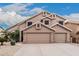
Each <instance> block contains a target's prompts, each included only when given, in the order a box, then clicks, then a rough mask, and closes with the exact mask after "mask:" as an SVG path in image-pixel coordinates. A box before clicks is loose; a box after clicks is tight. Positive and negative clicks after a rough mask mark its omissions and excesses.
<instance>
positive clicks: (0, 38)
mask: <svg viewBox="0 0 79 59" xmlns="http://www.w3.org/2000/svg"><path fill="white" fill-rule="evenodd" d="M6 41H7V40H6V39H5V38H2V37H0V42H1V45H3V43H4V42H6Z"/></svg>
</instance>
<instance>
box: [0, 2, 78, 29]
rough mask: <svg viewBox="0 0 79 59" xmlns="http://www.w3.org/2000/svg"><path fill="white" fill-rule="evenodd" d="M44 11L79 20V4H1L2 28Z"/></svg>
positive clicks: (0, 23)
mask: <svg viewBox="0 0 79 59" xmlns="http://www.w3.org/2000/svg"><path fill="white" fill-rule="evenodd" d="M44 10H45V11H48V12H51V13H56V14H59V15H62V16H68V17H70V16H72V17H74V16H77V17H76V18H79V17H78V15H79V4H78V3H33V4H31V3H30V4H29V3H28V4H27V3H25V4H13V3H0V16H1V18H0V26H2V27H3V28H8V27H10V26H11V25H14V24H16V23H18V22H20V21H23V19H24V18H28V17H30V16H32V15H34V14H36V13H38V12H41V11H44ZM15 15H16V16H15ZM9 16H10V17H9ZM16 20H17V21H16ZM18 20H19V21H18Z"/></svg>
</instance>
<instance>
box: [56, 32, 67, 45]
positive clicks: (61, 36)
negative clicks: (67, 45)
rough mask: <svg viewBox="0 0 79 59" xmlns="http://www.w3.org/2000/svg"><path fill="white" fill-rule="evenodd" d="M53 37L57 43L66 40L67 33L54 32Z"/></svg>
mask: <svg viewBox="0 0 79 59" xmlns="http://www.w3.org/2000/svg"><path fill="white" fill-rule="evenodd" d="M54 39H55V42H57V43H64V42H66V39H67V34H66V33H55V36H54Z"/></svg>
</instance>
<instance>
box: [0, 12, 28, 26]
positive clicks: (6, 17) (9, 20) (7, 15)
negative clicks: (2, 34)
mask: <svg viewBox="0 0 79 59" xmlns="http://www.w3.org/2000/svg"><path fill="white" fill-rule="evenodd" d="M27 18H29V16H28V17H25V16H21V15H19V14H16V12H14V11H12V12H0V23H5V24H6V25H8V26H12V25H14V24H16V23H19V22H21V21H23V20H26V19H27Z"/></svg>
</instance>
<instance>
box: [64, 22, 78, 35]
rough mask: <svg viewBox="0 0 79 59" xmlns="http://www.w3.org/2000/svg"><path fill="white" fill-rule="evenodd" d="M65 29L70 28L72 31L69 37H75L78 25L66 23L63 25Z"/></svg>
mask: <svg viewBox="0 0 79 59" xmlns="http://www.w3.org/2000/svg"><path fill="white" fill-rule="evenodd" d="M64 25H65V26H66V27H68V28H70V29H71V30H72V32H71V35H72V36H75V33H76V32H77V31H78V29H79V25H78V24H74V23H66V24H64Z"/></svg>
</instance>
